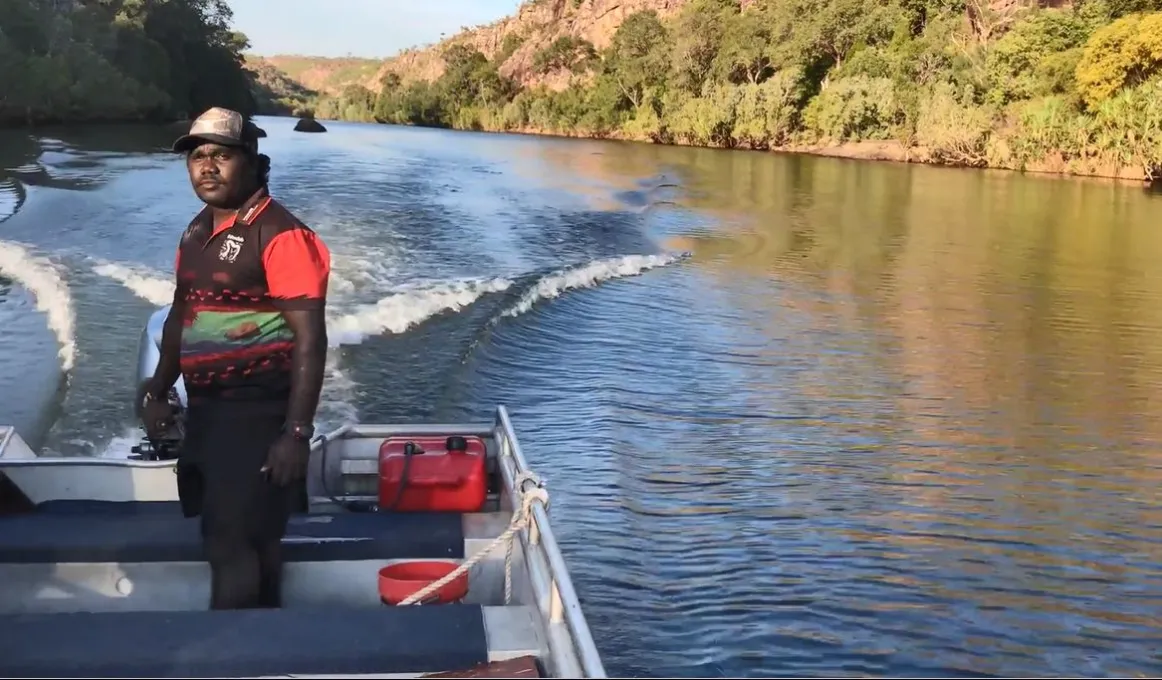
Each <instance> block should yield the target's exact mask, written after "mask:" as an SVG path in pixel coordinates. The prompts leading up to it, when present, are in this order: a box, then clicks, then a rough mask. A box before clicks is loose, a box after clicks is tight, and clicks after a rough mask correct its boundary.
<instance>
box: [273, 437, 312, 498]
mask: <svg viewBox="0 0 1162 680" xmlns="http://www.w3.org/2000/svg"><path fill="white" fill-rule="evenodd" d="M310 457H311V444H310V442H308V441H307V440H305V439H300V438H298V437H295V436H293V435H290V434H283V435H282V436H280V437H279V438H278V439H277V440H276V441H275V442H274V444H273V445H271V447H270V453H269V454H267V457H266V465H265V466H263V468H262V471H263V472H265V473H266V474H267V475H268V476H269V478H270V481H271V482H273V483H274V484H277V485H279V486H287V485H288V484H290V483H292V482H297V481H299V480H300V479H303V478H304V477H306V476H307V461H308V460H309V459H310Z"/></svg>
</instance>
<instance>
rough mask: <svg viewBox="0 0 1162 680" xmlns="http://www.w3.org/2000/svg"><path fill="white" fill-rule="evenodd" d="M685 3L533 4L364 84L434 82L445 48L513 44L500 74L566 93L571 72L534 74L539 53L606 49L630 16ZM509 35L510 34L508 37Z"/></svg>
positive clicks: (592, 0) (389, 67) (416, 51)
mask: <svg viewBox="0 0 1162 680" xmlns="http://www.w3.org/2000/svg"><path fill="white" fill-rule="evenodd" d="M686 2H687V0H579V1H578V0H531V1H530V2H526V3H525V4H523V5H521V7H520V9H519V10H518V11H517V14H516V15H515V16H511V17H506V18H504V19H501V20H499V21H496V22H494V23H492V24H489V25H487V26H480V27H478V28H473V29H470V30H468V31H464V32H462V33H459V34H457V35H454V36H452V37H451V38H448V39H447V40H444V41H442V42H439V43H437V44H435V45H432V46H429V47H424V48H413V49H409V50H404V51H403V52H401V53H400V54H399V55H397V56H395V57H392V58H391V59H388V60H387V61H385V62H384V64H383V66H382V67H381V68H380V70H379V72H378V73H377V74H376V75H375V77H374V78H373V79H372V80H371V81H370V82H365V83H364V85H366V86H367V87H369V88H370V89H372V90H373V91H378V90H379V82H380V80H381V79H382V78H383V76H384V75H386V74H387V73H389V72H394V73H396V74H397V75H399V77H400V80H402V81H403V82H404V83H405V84H406V83H409V82H413V81H416V80H429V81H431V80H435V79H437V78H439V77H440V75H441V74H443V72H444V59H443V57H441V56H440V55H441V54H442V52H443V50H444V49H446V48H447V47H449V46H451V45H454V44H462V45H465V46H467V47H470V48H472V49H476V50H479V51H480V52H481V53H483V54H484V56H486V57H488V58H489V59H494V58H495V57H496V56H497V55H498V54H500V52H501V50H503V49H505V47H506V45H505V43H506V41H507V42H508V43H509V46H511V45H513V44H516V43H517V41H519V47H517V48H516V49H515V50H514V51H512V53H511V54H510V55H509V56H508V57H507V58H506V59H505V60H504V63H503V64H502V65H501V67H500V72H501V74H502V75H504V76H507V77H510V78H513V79H514V80H516V81H517V82H519V83H520V84H521V85H523V86H525V87H529V86H535V85H541V84H543V85H546V86H548V87H551V88H553V89H563V88H564V87H566V86H567V85H568V84H569V74H568V73H560V72H559V73H550V74H547V75H540V74H538V73H536V72H535V71H534V70H533V60H534V58H535V57H536V55H537V53H538V52H540V51H541V50H543V49H545V48H546V47H548V46H549V45H550V44H551V43H552V42H553V41H554V40H556V39H557V38H559V37H561V36H565V35H568V36H572V37H575V38H579V39H582V40H588V41H589V42H590V43H592V44H593V46H594V47H596V48H597V49H599V50H600V49H602V48H604V47H607V46H608V45H609V43H610V41H611V40H612V39H613V34H614V33H615V32H616V31H617V27H618V26H620V25H621V22H622V21H624V20H625V18H626V17H628V16H629V15H631V14H634V13H635V12H639V11H642V10H654V11H656V12H657V13H658V16H660V17H666V16H669V15H671V14H673V13H675V12H677V11H678V10H679V9H681V8H682V6H683V5H685V4H686ZM510 36H512V37H511V38H510Z"/></svg>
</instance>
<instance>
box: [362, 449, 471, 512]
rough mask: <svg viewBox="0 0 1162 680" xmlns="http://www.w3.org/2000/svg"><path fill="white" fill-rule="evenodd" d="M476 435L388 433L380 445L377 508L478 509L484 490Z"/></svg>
mask: <svg viewBox="0 0 1162 680" xmlns="http://www.w3.org/2000/svg"><path fill="white" fill-rule="evenodd" d="M484 462H485V447H484V440H482V439H480V438H479V437H459V436H453V437H439V436H435V437H390V438H388V439H386V440H384V442H383V444H382V445H380V447H379V509H380V510H381V511H388V512H391V511H394V512H479V511H480V510H481V509H483V507H484V501H485V499H486V497H487V495H488V480H487V478H486V473H485V466H484Z"/></svg>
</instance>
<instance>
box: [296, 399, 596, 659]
mask: <svg viewBox="0 0 1162 680" xmlns="http://www.w3.org/2000/svg"><path fill="white" fill-rule="evenodd" d="M427 434H431V435H444V434H459V435H461V436H470V435H476V436H480V435H485V436H488V437H491V438H492V439H493V440H494V441H495V442H496V444H497V446H498V449H499V450H498V451H497V453H496V460H497V462H498V465H497V467H498V470H499V472H500V474H501V475H502V478H503V480H504V487H505V491H506V492H507V493H508V494H509V497H510V500H512V499H513V496H514V495H515V494H516V493H518V492H519V491H520V490H518V489H516V480H517V478H518V477H520V476H521V475H522V473H523V474H535V473H533V472H532V470H531V469H530V467H529V464H528V460H527V459H526V458H525V456H524V451H523V450H522V449H521V445H520V441H519V440H518V439H517V436H516V430H515V428H513V425H512V420H511V419H510V418H509V415H508V409H506V408H505V407H504V405H503V404H499V405H497V406H496V411H495V420H494V421H493V423H491V424H488V423H479V424H467V423H461V424H428V423H416V424H411V425H408V424H376V423H348V424H345V425H340V426H339V427H337V428H335V429H334V430H332V431H331V432H329V433H327V434H325V435H323V437H321V438H320V440H318V441H316V442H315V444H314V446H313V447H312V452H313V451H315V450H318V449H319V448H321V447H322V446H323V445H324V440H325V442H334V441H342V440H343V439H354V438H365V437H366V438H379V437H391V436H398V435H410V436H423V435H427ZM323 474H325V471H324V472H323ZM510 510H515V508H511V509H510ZM517 537H518V538H519V540H520V542H521V547H522V550H523V552H524V554H525V556H526V560H525V564H526V567H527V568H528V569H529V571H530V573H529V578H530V579H531V580H533V581H534V584H533V587H534V590H535V591H536V590H540V589H539V588H537V585H538V584H537V583H535V582H536V581H540V580H544V579H541V578H537V576H538V575H535V574H534V573H533V572H534V571H538V566H537V565H535V564H534V563H533V561H532V560H531V559H528V558H529V557H531V556H532V555H533V554H536V553H540V554H541V555H543V557H544V562H545V564H544V568H545V570H546V571H547V572H548V573H547V574H545V575H543V576H547V581H548V582H547V583H543V585H544V587H545V589H546V590H547V592H546V593H540V592H537V593H535V595H536V597H537V599H538V602H537V609H538V611H539V612H540V613H541V615H542V616H544V617H545V620H544V621H543V622H542V623H543V629H544V630H545V633H546V635H548V636H549V639H548V640H546V641H545V643H546V644H548V645H550V650H551V651H552V652H554V653H556V652H557V649H556V648H557V646H558V644H560V643H562V642H568V643H571V644H570V646H571V647H572V650H571V652H572V654H573V655H574V656H575V657H576V666H577V668H576V670H577V671H579V676H580V677H586V678H605V677H608V676H607V675H606V672H605V667H604V664H603V663H602V661H601V654H600V652H599V651H598V650H597V644H596V642H595V641H594V640H593V633H592V631H591V630H590V628H589V624H588V622H587V621H586V619H585V615H584V612H583V611H582V609H581V600H580V598H579V597H578V596H577V591H576V588H575V587H574V585H573V580H572V578H571V577H570V575H569V569H568V565H566V564H565V558H564V555H563V554H562V553H561V549H560V546H559V544H558V543H557V539H556V536H555V534H554V533H553V530H552V527H551V523H550V522H549V516H548V513H547V511H546V508H545V506H543V505H541V504H539V503H534V504H533V505H532V512H531V518H530V525H529V526H528V527H526V528H524V529H522V530H521V531H519V532H517ZM554 591H555V592H554ZM542 595H544V596H546V597H547V598H548V602H547V603H542V602H540V601H539V600H541V596H542ZM542 604H545V606H544V607H542V606H541V605H542ZM558 614H559V615H560V619H561V621H562V622H563V623H564V624H565V628H566V630H567V631H568V632H569V638H570V639H569V640H567V641H559V640H558V641H554V640H553V637H554V636H553V634H552V627H553V625H554V624H555V623H556V621H555V619H556V615H558ZM555 642H556V644H554V643H555ZM555 661H556V660H555ZM570 670H571V669H570ZM564 677H577V675H574V674H573V673H572V672H569V673H566V674H565V675H564Z"/></svg>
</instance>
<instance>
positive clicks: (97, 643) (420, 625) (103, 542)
mask: <svg viewBox="0 0 1162 680" xmlns="http://www.w3.org/2000/svg"><path fill="white" fill-rule="evenodd" d="M288 537H292V538H298V539H301V540H299V541H294V542H288V544H287V545H286V546H285V559H286V560H287V561H288V562H295V561H310V562H325V561H344V560H367V559H383V560H390V559H425V558H462V557H463V555H464V535H463V529H462V522H461V516H460V515H457V514H442V513H432V514H413V513H408V514H399V515H394V514H391V513H367V514H346V513H345V514H327V515H317V514H312V515H310V516H305V515H299V516H296V517H295V518H294V519H292V523H291V526H290V528H289V529H288ZM311 538H324V539H335V538H342V539H348V540H339V541H335V540H324V541H311V540H310V539H311ZM202 559H203V557H202V552H201V543H200V537H199V533H198V520H196V519H185V518H183V517H182V516H181V514H180V512H179V510H178V508H177V506H176V504H173V503H100V502H96V503H94V502H87V501H79V502H78V501H69V502H56V503H50V504H45V505H44V506H42V507H40V508H38V510H37V511H35V512H31V513H26V514H21V515H13V516H6V517H0V566H2V565H4V564H45V565H50V564H56V563H66V562H71V563H77V562H80V563H96V562H102V563H105V562H190V561H202ZM488 657H489V654H488V641H487V639H486V633H485V625H484V613H483V610H482V608H481V607H480V606H477V605H467V604H452V605H441V606H420V607H406V608H399V607H387V606H384V607H382V608H315V607H298V608H285V609H277V610H261V609H254V610H236V611H206V610H203V611H122V612H78V613H66V614H40V613H32V614H24V613H21V614H6V615H0V675H2V676H5V677H146V676H148V677H223V676H234V677H238V676H250V677H253V676H269V675H291V674H293V675H310V674H384V673H420V672H429V671H437V670H447V671H453V670H460V669H468V668H472V667H473V666H476V665H478V664H481V663H487V662H488Z"/></svg>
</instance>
